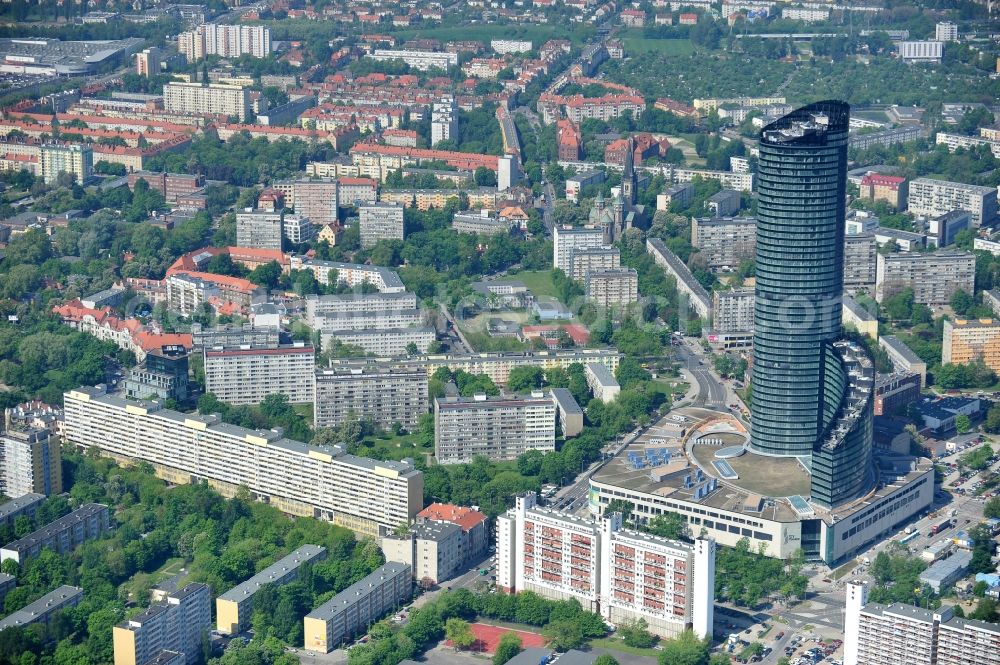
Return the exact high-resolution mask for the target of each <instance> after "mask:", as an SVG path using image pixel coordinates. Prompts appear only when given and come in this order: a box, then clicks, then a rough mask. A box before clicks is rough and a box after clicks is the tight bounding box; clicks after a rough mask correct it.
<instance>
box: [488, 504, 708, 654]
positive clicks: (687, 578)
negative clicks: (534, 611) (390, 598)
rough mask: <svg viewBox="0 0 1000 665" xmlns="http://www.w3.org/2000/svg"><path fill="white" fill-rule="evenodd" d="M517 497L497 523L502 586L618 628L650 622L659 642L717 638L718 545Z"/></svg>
mask: <svg viewBox="0 0 1000 665" xmlns="http://www.w3.org/2000/svg"><path fill="white" fill-rule="evenodd" d="M535 502H536V499H535V496H534V495H533V494H531V495H525V496H519V497H517V498H516V499H515V504H514V508H512V509H511V510H510V511H508V512H507V513H506V514H504V515H501V516H499V517H498V518H497V586H498V587H499V588H500V589H501V590H502V591H505V592H507V593H518V592H521V591H533V592H535V593H537V594H539V595H541V596H543V597H545V598H549V599H553V600H569V599H575V600H577V601H579V602H580V604H581V605H582V606H583V608H584V609H586V610H590V611H592V612H600V613H601V615H602V616H604V617H605V619H607V620H608V621H611V622H612V623H621V622H624V621H636V620H638V619H644V620H645V621H646V623H647V624H648V625H649V630H650V631H651V632H653V633H655V634H657V635H660V636H661V637H665V638H671V637H676V636H677V635H679V634H680V633H681V632H683V631H684V630H686V629H691V630H693V631H694V633H695V635H697V636H698V637H699V638H704V637H709V636H711V635H712V624H713V619H714V616H713V614H714V610H713V605H714V602H715V542H714V541H712V540H709V539H705V538H699V539H697V540H695V542H694V544H689V543H685V542H681V541H677V540H668V539H666V538H660V537H657V536H651V535H649V534H644V533H638V532H635V531H628V530H625V529H624V528H623V527H622V516H621V514H619V513H615V514H612V515H608V516H606V517H605V518H603V519H600V520H599V521H593V520H590V519H582V518H579V517H575V516H572V515H569V514H565V513H560V512H557V511H553V510H549V509H545V508H538V507H536V505H535Z"/></svg>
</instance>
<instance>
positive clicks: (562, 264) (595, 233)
mask: <svg viewBox="0 0 1000 665" xmlns="http://www.w3.org/2000/svg"><path fill="white" fill-rule="evenodd" d="M603 246H604V230H603V229H599V228H575V229H563V228H559V227H558V226H557V227H555V229H553V231H552V265H553V267H555V268H559V269H560V270H562V271H563V272H564V273H566V275H567V276H570V275H571V274H572V272H573V265H572V262H571V258H572V255H573V251H574V250H582V249H598V248H601V247H603Z"/></svg>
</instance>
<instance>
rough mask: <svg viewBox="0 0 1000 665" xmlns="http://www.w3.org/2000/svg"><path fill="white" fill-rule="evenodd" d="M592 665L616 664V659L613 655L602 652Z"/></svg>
mask: <svg viewBox="0 0 1000 665" xmlns="http://www.w3.org/2000/svg"><path fill="white" fill-rule="evenodd" d="M594 665H618V661H617V660H615V658H614V656H612V655H610V654H606V653H602V654H601V655H600V656H598V657H597V660H595V661H594Z"/></svg>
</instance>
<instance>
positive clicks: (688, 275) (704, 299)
mask: <svg viewBox="0 0 1000 665" xmlns="http://www.w3.org/2000/svg"><path fill="white" fill-rule="evenodd" d="M646 251H648V252H649V253H650V254H652V255H653V260H654V261H656V265H658V266H661V267H662V268H663V269H664V271H665V272H666V273H667V274H668V275H670V276H671V277H673V278H674V279H676V280H677V290H678V292H680V293H682V294H683V295H684V296H686V297H687V300H688V307H689V308H690V309H691V311H692V312H694V313H695V314H696V315H698V316H699V317H701V318H703V319H708V318H710V317H711V316H712V300H711V297H710V296H709V295H708V291H706V290H705V287H704V286H702V285H701V283H700V282H699V281H698V280H697V279H695V277H694V274H693V273H692V272H691V270H690V269H689V268H688V267H687V265H686V264H685V263H684V262H683V261H681V260H680V257H678V256H677V255H676V254H674V253H673V252H671V251H670V249H669V248H668V247H667V245H666V243H664V242H663V241H662V240H661V239H659V238H646Z"/></svg>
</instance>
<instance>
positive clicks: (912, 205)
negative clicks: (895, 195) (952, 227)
mask: <svg viewBox="0 0 1000 665" xmlns="http://www.w3.org/2000/svg"><path fill="white" fill-rule="evenodd" d="M907 209H908V210H909V212H911V213H913V214H915V215H943V214H944V213H946V212H950V211H952V210H964V211H965V212H967V213H969V214H970V215H971V216H972V226H973V227H975V228H979V227H980V226H988V225H989V224H990V223H991V222H992V221H993V219H994V218H995V217H996V215H997V188H996V187H985V186H981V185H967V184H965V183H963V182H949V181H947V180H935V179H933V178H917V179H916V180H913V181H912V182H911V183H910V192H909V198H908V200H907Z"/></svg>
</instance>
